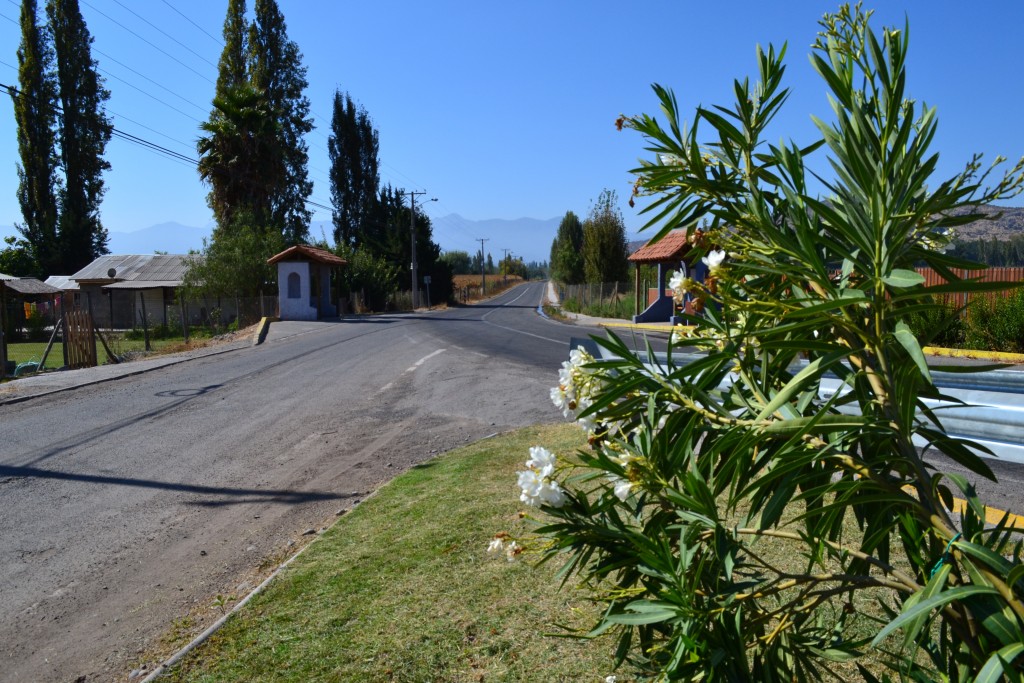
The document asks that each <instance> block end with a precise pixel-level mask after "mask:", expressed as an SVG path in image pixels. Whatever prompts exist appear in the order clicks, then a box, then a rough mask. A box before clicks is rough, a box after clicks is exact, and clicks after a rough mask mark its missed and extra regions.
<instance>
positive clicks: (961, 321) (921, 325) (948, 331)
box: [907, 297, 985, 349]
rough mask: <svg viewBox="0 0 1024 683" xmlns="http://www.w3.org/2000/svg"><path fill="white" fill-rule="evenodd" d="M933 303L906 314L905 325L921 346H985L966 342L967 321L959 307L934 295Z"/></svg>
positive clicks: (953, 347)
mask: <svg viewBox="0 0 1024 683" xmlns="http://www.w3.org/2000/svg"><path fill="white" fill-rule="evenodd" d="M933 303H935V304H937V305H935V306H930V307H927V308H925V309H922V310H920V311H917V312H914V313H911V314H910V315H908V316H907V325H908V326H909V327H910V331H911V332H913V333H914V336H915V337H917V339H918V341H919V342H920V343H921V345H922V346H939V347H942V348H946V349H959V348H962V347H965V346H966V347H967V348H985V347H972V346H970V344H969V343H966V338H967V321H966V319H965V318H964V316H963V312H962V311H961V310H960V308H959V307H957V306H954V305H952V304H947V303H945V302H943V300H942V298H941V297H935V299H934V301H933Z"/></svg>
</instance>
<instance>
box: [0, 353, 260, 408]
mask: <svg viewBox="0 0 1024 683" xmlns="http://www.w3.org/2000/svg"><path fill="white" fill-rule="evenodd" d="M243 348H245V347H244V346H235V347H232V348H230V349H218V350H217V351H211V352H210V353H204V354H200V355H197V356H189V357H188V358H179V359H178V360H174V361H170V362H167V363H162V364H160V365H153V366H150V367H146V368H140V369H139V370H133V371H131V372H125V373H122V374H120V375H115V376H113V377H103V378H101V379H94V380H89V381H87V382H80V383H79V384H73V385H71V386H66V387H59V388H57V389H50V390H48V391H41V392H39V393H38V394H26V395H24V396H11V397H10V398H3V397H0V406H4V405H10V404H13V403H23V402H24V401H31V400H32V399H34V398H43V397H46V396H52V395H53V394H59V393H61V392H64V391H72V390H74V389H81V388H82V387H91V386H94V385H96V384H103V383H104V382H114V381H117V380H119V379H124V378H125V377H135V376H136V375H142V374H144V373H147V372H152V371H153V370H160V369H161V368H169V367H171V366H172V365H179V364H181V363H187V362H188V361H190V360H197V359H199V358H209V357H210V356H219V355H221V354H223V353H231V352H232V351H238V350H239V349H243Z"/></svg>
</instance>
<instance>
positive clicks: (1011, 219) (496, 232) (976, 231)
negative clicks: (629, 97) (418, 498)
mask: <svg viewBox="0 0 1024 683" xmlns="http://www.w3.org/2000/svg"><path fill="white" fill-rule="evenodd" d="M981 211H982V212H983V213H985V214H988V215H993V216H994V215H996V214H999V213H1002V216H1001V217H999V218H996V219H995V220H982V221H975V222H973V223H969V224H967V225H965V226H962V227H960V228H957V235H958V237H959V239H961V240H975V239H978V238H982V239H986V240H989V239H992V238H995V239H999V240H1006V239H1009V238H1010V237H1013V236H1014V235H1022V234H1024V207H994V206H983V207H981ZM560 221H561V217H556V218H548V219H537V218H516V219H513V220H508V219H501V218H490V219H484V220H471V219H469V218H463V217H462V216H460V215H459V214H457V213H452V214H448V215H447V216H440V217H437V218H434V219H433V229H434V241H435V242H437V243H438V244H440V245H441V248H442V249H443V250H445V251H450V250H459V251H468V252H470V253H473V252H474V251H475V250H477V249H479V245H480V242H479V241H478V240H480V239H481V238H483V239H486V240H487V242H486V243H485V244H484V248H485V249H486V251H487V252H488V253H490V254H492V255H493V256H494V260H495V261H497V260H499V259H501V258H502V257H503V256H504V254H505V251H504V250H505V249H508V250H510V251H511V252H512V254H513V255H514V256H516V257H522V258H523V260H524V261H527V262H530V261H547V260H548V257H549V256H550V254H551V242H552V241H553V240H554V239H555V235H556V234H557V232H558V224H559V222H560ZM331 231H332V226H331V223H330V222H329V221H316V222H314V223H313V224H311V225H310V228H309V233H310V237H311V239H314V240H319V239H321V238H326V239H328V240H330V235H331ZM210 232H211V228H197V227H194V226H189V225H182V224H180V223H174V222H169V223H159V224H157V225H151V226H150V227H148V228H143V229H141V230H134V231H132V232H117V231H111V232H110V243H109V247H110V251H111V253H114V254H152V253H154V252H156V251H164V252H167V253H169V254H187V253H188V252H189V250H192V249H195V250H199V249H202V248H203V239H204V238H207V239H208V238H209V237H210ZM8 235H14V236H19V235H18V232H17V231H16V230H15V229H14V228H13V227H12V226H9V225H0V249H2V248H3V247H4V246H5V245H4V244H3V238H5V237H7V236H8ZM639 237H640V236H638V235H636V234H631V235H629V236H628V238H629V239H630V240H632V241H631V242H630V244H629V247H630V253H632V252H633V251H635V250H636V249H638V248H640V247H641V246H643V245H644V244H645V243H646V242H647V239H639Z"/></svg>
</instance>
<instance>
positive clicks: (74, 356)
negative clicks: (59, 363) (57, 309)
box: [64, 310, 96, 368]
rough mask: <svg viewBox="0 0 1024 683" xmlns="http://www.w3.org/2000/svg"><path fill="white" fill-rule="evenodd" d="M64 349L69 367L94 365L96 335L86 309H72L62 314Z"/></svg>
mask: <svg viewBox="0 0 1024 683" xmlns="http://www.w3.org/2000/svg"><path fill="white" fill-rule="evenodd" d="M64 325H65V329H64V349H65V350H66V351H67V356H68V367H69V368H92V367H96V337H95V336H94V335H93V328H92V316H90V315H89V312H88V311H83V310H73V311H66V312H65V314H64Z"/></svg>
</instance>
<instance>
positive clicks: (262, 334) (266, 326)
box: [252, 316, 281, 346]
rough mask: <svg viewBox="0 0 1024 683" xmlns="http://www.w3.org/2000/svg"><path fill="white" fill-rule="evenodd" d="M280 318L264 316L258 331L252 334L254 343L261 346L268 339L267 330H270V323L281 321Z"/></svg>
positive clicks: (257, 328) (257, 327)
mask: <svg viewBox="0 0 1024 683" xmlns="http://www.w3.org/2000/svg"><path fill="white" fill-rule="evenodd" d="M280 320H281V319H280V318H276V317H273V316H264V317H262V318H260V324H259V325H257V326H256V332H255V333H253V335H252V345H253V346H259V345H260V344H262V343H263V342H265V341H266V340H267V332H270V323H276V322H278V321H280Z"/></svg>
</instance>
